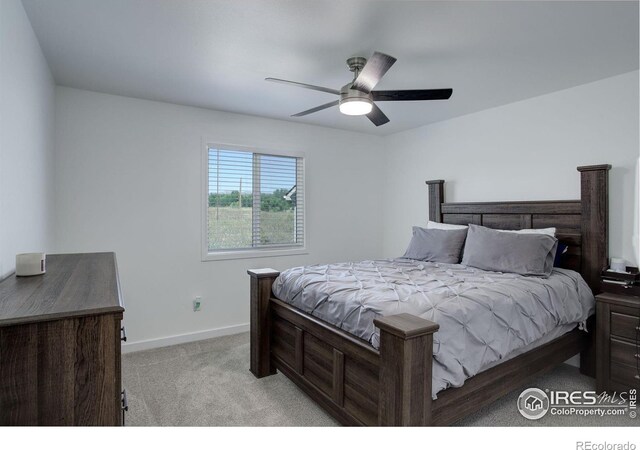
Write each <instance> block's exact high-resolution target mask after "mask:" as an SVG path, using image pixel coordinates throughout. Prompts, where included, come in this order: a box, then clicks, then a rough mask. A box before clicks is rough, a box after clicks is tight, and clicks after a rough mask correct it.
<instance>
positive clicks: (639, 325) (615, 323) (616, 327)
mask: <svg viewBox="0 0 640 450" xmlns="http://www.w3.org/2000/svg"><path fill="white" fill-rule="evenodd" d="M638 330H640V320H639V319H638V316H630V315H628V314H622V313H619V312H615V311H612V312H611V334H613V335H615V336H621V337H625V338H627V339H633V340H635V339H636V336H637V333H638Z"/></svg>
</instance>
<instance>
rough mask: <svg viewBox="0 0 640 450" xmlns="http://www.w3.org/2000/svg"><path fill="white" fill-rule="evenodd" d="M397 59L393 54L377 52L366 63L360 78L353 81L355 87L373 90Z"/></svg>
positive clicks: (362, 89)
mask: <svg viewBox="0 0 640 450" xmlns="http://www.w3.org/2000/svg"><path fill="white" fill-rule="evenodd" d="M396 61H397V60H396V58H394V57H393V56H389V55H385V54H384V53H380V52H375V53H374V54H373V56H372V57H371V58H370V59H369V60H368V61H367V63H366V64H365V65H364V68H363V69H362V72H360V73H359V74H358V78H356V79H355V81H354V82H353V86H352V87H353V89H357V90H359V91H362V92H367V93H369V92H371V90H372V89H373V88H374V87H375V86H376V84H378V83H379V82H380V79H381V78H382V77H383V76H384V74H385V73H387V70H389V69H390V68H391V66H393V64H394V63H395V62H396Z"/></svg>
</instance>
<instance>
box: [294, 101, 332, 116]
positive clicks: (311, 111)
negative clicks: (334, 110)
mask: <svg viewBox="0 0 640 450" xmlns="http://www.w3.org/2000/svg"><path fill="white" fill-rule="evenodd" d="M339 103H340V100H336V101H334V102H329V103H325V104H324V105H320V106H316V107H315V108H311V109H307V110H306V111H302V112H299V113H298V114H294V115H292V116H291V117H302V116H306V115H307V114H313V113H314V112H318V111H322V110H323V109H327V108H331V107H332V106H338V104H339Z"/></svg>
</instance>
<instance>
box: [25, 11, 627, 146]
mask: <svg viewBox="0 0 640 450" xmlns="http://www.w3.org/2000/svg"><path fill="white" fill-rule="evenodd" d="M23 3H24V6H25V9H26V11H27V14H28V16H29V18H30V20H31V23H32V25H33V28H34V30H35V32H36V34H37V36H38V39H39V40H40V44H41V46H42V49H43V51H44V54H45V56H46V58H47V60H48V62H49V65H50V66H51V70H52V72H53V75H54V77H55V79H56V82H57V83H58V84H61V85H64V86H71V87H76V88H82V89H89V90H93V91H99V92H106V93H112V94H119V95H126V96H131V97H139V98H145V99H151V100H161V101H167V102H172V103H179V104H185V105H193V106H200V107H205V108H211V109H217V110H223V111H232V112H237V113H243V114H252V115H259V116H265V117H273V118H278V119H286V120H291V121H295V122H304V123H310V124H316V125H323V126H328V127H334V128H342V129H347V130H354V131H361V132H366V133H375V134H381V135H384V134H390V133H394V132H398V131H401V130H405V129H409V128H414V127H417V126H421V125H424V124H427V123H431V122H436V121H440V120H444V119H448V118H451V117H455V116H460V115H464V114H468V113H471V112H474V111H479V110H482V109H487V108H491V107H494V106H498V105H502V104H506V103H510V102H514V101H518V100H522V99H525V98H530V97H534V96H537V95H541V94H545V93H549V92H553V91H557V90H560V89H564V88H567V87H571V86H576V85H580V84H584V83H587V82H590V81H595V80H598V79H602V78H606V77H609V76H613V75H617V74H620V73H624V72H629V71H632V70H637V69H638V3H637V2H635V1H634V2H608V1H605V2H525V1H512V2H504V1H498V2H484V1H482V2H478V1H472V2H426V1H425V2H400V1H356V0H340V1H327V0H314V1H291V0H289V1H281V0H235V1H234V0H189V1H185V0H108V1H105V0H23ZM374 50H379V51H382V52H384V53H388V54H390V55H393V56H395V57H396V58H398V62H397V63H396V64H395V65H394V66H393V67H392V68H391V70H390V71H389V72H388V73H387V75H386V76H385V78H384V79H383V81H382V82H381V83H380V84H379V85H378V86H377V89H416V88H443V87H451V88H453V90H454V91H453V96H452V98H451V99H450V100H449V101H431V102H395V103H392V102H385V103H380V104H379V106H380V107H381V109H382V110H383V111H384V112H385V113H386V114H387V116H389V118H390V119H391V122H390V123H388V124H386V125H383V126H381V127H378V128H376V127H375V126H373V124H371V123H370V122H369V121H368V120H367V119H366V118H365V117H348V116H344V115H342V114H340V113H339V112H338V109H337V108H332V109H329V110H325V111H323V112H320V113H317V114H313V115H310V116H307V117H304V118H290V117H289V116H290V115H291V114H294V113H296V112H299V111H302V110H305V109H308V108H311V107H314V106H317V105H320V104H322V103H326V102H329V101H332V100H334V99H335V97H333V96H332V95H330V94H325V93H322V92H316V91H310V90H304V89H299V88H294V87H289V86H284V85H279V84H275V83H268V82H265V81H264V78H265V77H269V76H271V77H276V78H285V79H289V80H294V81H300V82H305V83H311V84H318V85H322V86H327V87H332V88H339V87H340V86H342V85H343V84H345V83H347V82H348V81H350V79H351V73H350V72H349V71H348V69H347V67H346V64H345V60H346V59H347V58H348V57H349V56H355V55H362V56H365V57H368V56H369V55H370V54H371V53H372V52H373V51H374Z"/></svg>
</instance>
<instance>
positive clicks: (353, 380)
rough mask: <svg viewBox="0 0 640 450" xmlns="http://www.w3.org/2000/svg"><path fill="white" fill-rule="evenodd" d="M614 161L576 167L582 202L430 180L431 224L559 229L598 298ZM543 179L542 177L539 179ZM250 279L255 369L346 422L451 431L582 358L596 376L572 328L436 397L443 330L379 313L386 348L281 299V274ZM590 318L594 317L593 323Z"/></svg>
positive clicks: (255, 274) (589, 342)
mask: <svg viewBox="0 0 640 450" xmlns="http://www.w3.org/2000/svg"><path fill="white" fill-rule="evenodd" d="M610 168H611V166H609V165H598V166H585V167H578V171H580V178H581V198H580V200H569V201H566V200H564V201H534V202H494V203H445V202H444V181H443V180H435V181H427V185H428V186H429V218H430V220H433V221H437V222H444V223H453V224H469V223H473V224H478V225H483V226H487V227H491V228H502V229H520V228H546V227H556V228H557V236H558V239H559V240H560V241H561V242H565V243H567V244H568V245H569V254H568V257H567V258H566V264H565V266H566V267H567V268H570V269H573V270H576V271H578V272H580V273H581V274H582V276H583V278H584V279H585V280H586V282H587V283H588V284H589V286H590V287H591V289H592V290H593V291H594V293H597V292H598V287H599V274H600V271H601V269H602V268H603V267H606V265H607V259H608V258H607V247H608V242H607V241H608V239H607V219H608V171H609V169H610ZM541 182H542V181H541ZM248 273H249V275H250V276H251V363H250V364H251V372H252V373H253V374H254V375H255V376H256V377H258V378H261V377H265V376H268V375H272V374H275V373H276V370H279V371H280V372H282V373H283V374H284V375H286V376H287V377H288V378H290V379H291V380H292V381H293V382H294V383H295V384H296V385H298V386H299V387H300V388H301V389H302V390H303V391H304V392H306V393H307V394H308V395H309V396H310V397H311V398H312V399H313V400H315V401H316V402H317V403H318V404H319V405H320V406H322V407H323V408H324V409H326V410H327V411H328V412H329V413H330V414H331V415H332V416H333V417H335V418H336V419H337V420H338V421H339V422H341V423H342V424H345V425H391V426H400V425H448V424H451V423H454V422H456V421H458V420H459V419H461V418H463V417H465V416H467V415H468V414H470V413H473V412H475V411H477V410H479V409H480V408H482V407H484V406H486V405H488V404H490V403H492V402H493V401H495V400H496V399H498V398H500V397H502V396H503V395H505V394H507V393H509V392H510V391H512V390H514V389H516V388H518V387H521V386H523V385H524V384H526V383H527V382H529V381H530V380H532V379H533V378H534V377H537V376H539V375H540V374H542V373H544V372H546V371H548V370H550V369H552V368H553V367H555V366H557V365H558V364H561V363H562V362H564V361H566V360H567V359H569V358H570V357H572V356H574V355H576V354H578V353H580V354H581V371H582V372H583V373H586V374H589V375H591V376H593V374H594V372H595V354H594V353H595V346H594V345H593V337H594V336H595V329H594V325H593V320H591V323H590V327H589V334H587V333H584V332H583V331H579V330H577V329H576V330H574V331H571V332H569V333H567V334H565V335H563V336H561V337H559V338H557V339H555V340H553V341H551V342H549V343H547V344H544V345H542V346H540V347H538V348H535V349H533V350H531V351H529V352H526V353H524V354H522V355H519V356H517V357H515V358H513V359H510V360H508V361H506V362H503V363H501V364H499V365H497V366H495V367H493V368H491V369H488V370H486V371H484V372H481V373H479V374H477V375H476V376H474V377H472V378H469V379H468V380H466V381H465V383H464V385H463V386H461V387H457V388H449V389H446V390H444V391H441V392H440V393H439V394H438V399H437V400H432V396H431V368H432V359H433V333H435V332H437V330H438V328H439V326H438V324H436V323H434V322H431V321H429V320H425V319H422V318H420V317H417V316H413V315H410V314H398V315H394V316H386V317H380V318H379V319H376V320H375V321H374V323H375V325H376V326H377V327H378V328H379V329H380V349H379V350H376V349H374V348H373V347H372V346H371V345H370V344H369V343H368V342H366V341H364V340H361V339H359V338H356V337H354V336H353V335H350V334H348V333H346V332H345V331H342V330H340V329H338V328H337V327H335V326H332V325H330V324H328V323H326V322H323V321H321V320H319V319H316V318H315V317H313V316H311V315H309V314H307V313H305V312H303V311H301V310H299V309H297V308H295V307H293V306H290V305H288V304H286V303H284V302H282V301H280V300H279V299H277V298H275V297H274V296H273V294H272V292H271V287H272V284H273V282H274V280H275V279H276V277H277V276H278V274H279V272H277V271H275V270H272V269H258V270H249V271H248ZM591 319H593V317H592V318H591Z"/></svg>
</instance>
